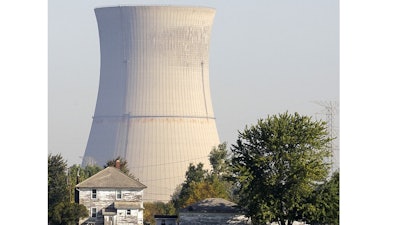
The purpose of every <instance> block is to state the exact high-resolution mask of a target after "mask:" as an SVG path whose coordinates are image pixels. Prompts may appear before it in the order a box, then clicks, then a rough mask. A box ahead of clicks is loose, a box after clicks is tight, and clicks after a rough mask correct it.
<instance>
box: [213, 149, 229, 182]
mask: <svg viewBox="0 0 400 225" xmlns="http://www.w3.org/2000/svg"><path fill="white" fill-rule="evenodd" d="M208 159H209V161H210V164H211V166H212V171H211V172H212V174H216V175H218V176H223V175H226V173H227V172H228V170H227V168H228V165H229V153H228V150H227V148H226V142H224V143H222V144H219V145H218V147H213V148H212V150H211V152H210V154H209V155H208Z"/></svg>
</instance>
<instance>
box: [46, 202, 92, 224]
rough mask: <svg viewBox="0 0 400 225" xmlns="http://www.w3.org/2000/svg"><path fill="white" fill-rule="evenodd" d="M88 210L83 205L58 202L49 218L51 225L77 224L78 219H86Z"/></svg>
mask: <svg viewBox="0 0 400 225" xmlns="http://www.w3.org/2000/svg"><path fill="white" fill-rule="evenodd" d="M88 216H89V213H88V210H87V209H86V207H85V206H84V205H80V204H77V203H73V202H68V201H65V202H60V203H59V204H57V205H56V206H55V207H54V212H53V214H52V218H51V220H50V221H51V224H57V225H75V224H77V223H78V222H79V218H85V217H88Z"/></svg>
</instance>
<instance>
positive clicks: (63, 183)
mask: <svg viewBox="0 0 400 225" xmlns="http://www.w3.org/2000/svg"><path fill="white" fill-rule="evenodd" d="M47 163H48V168H47V173H48V174H47V175H48V177H47V191H48V193H47V194H48V202H47V203H48V205H47V206H48V208H47V209H48V217H49V219H50V218H51V216H52V213H53V211H54V207H55V206H56V205H57V204H59V203H61V202H64V201H67V200H68V199H69V198H68V196H69V195H68V188H67V173H66V171H67V162H66V161H64V159H63V157H62V156H61V154H57V155H52V154H49V155H48V160H47Z"/></svg>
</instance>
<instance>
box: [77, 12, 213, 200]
mask: <svg viewBox="0 0 400 225" xmlns="http://www.w3.org/2000/svg"><path fill="white" fill-rule="evenodd" d="M95 14H96V18H97V22H98V29H99V38H100V52H101V68H100V84H99V91H98V96H97V103H96V109H95V113H94V116H93V122H92V127H91V130H90V135H89V140H88V143H87V147H86V151H85V154H84V158H83V162H82V164H83V165H84V166H85V165H88V164H97V165H99V166H103V165H104V164H105V163H106V162H107V161H108V160H111V159H114V158H116V157H118V156H121V157H122V158H124V159H126V160H127V162H128V168H129V170H130V172H131V173H132V174H134V175H135V177H137V178H139V180H140V182H141V183H143V184H145V185H146V186H147V187H148V188H147V189H146V191H145V194H144V201H168V200H170V197H171V195H172V194H173V192H174V191H175V189H176V187H177V186H178V185H179V184H181V183H182V182H183V181H184V180H185V172H186V170H187V168H188V166H189V163H195V164H197V163H199V162H202V163H204V164H205V168H210V166H209V162H208V154H209V153H210V151H211V150H212V148H213V147H214V146H217V145H218V144H219V138H218V133H217V128H216V123H215V117H214V112H213V107H212V103H211V93H210V84H209V83H210V82H209V57H208V54H209V53H208V52H209V42H210V33H211V28H212V23H213V19H214V15H215V10H214V9H211V8H198V7H175V6H174V7H173V6H137V7H136V6H118V7H106V8H97V9H95Z"/></svg>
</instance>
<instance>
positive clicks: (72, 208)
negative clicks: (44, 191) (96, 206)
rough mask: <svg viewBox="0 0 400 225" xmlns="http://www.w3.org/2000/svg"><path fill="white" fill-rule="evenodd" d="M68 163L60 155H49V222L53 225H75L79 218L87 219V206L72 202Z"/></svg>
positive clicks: (71, 184)
mask: <svg viewBox="0 0 400 225" xmlns="http://www.w3.org/2000/svg"><path fill="white" fill-rule="evenodd" d="M69 171H70V170H69V169H68V174H67V161H65V160H64V159H63V157H62V156H61V155H60V154H57V155H52V154H49V155H48V221H49V224H51V225H74V224H76V223H77V222H78V221H79V218H83V217H87V216H88V212H87V209H86V207H85V206H83V205H79V204H76V203H73V202H71V201H72V200H73V198H72V196H71V192H69V191H70V189H69V188H70V187H71V186H74V185H73V183H71V181H70V177H69V176H68V175H70V173H69Z"/></svg>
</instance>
